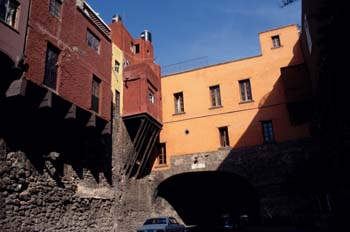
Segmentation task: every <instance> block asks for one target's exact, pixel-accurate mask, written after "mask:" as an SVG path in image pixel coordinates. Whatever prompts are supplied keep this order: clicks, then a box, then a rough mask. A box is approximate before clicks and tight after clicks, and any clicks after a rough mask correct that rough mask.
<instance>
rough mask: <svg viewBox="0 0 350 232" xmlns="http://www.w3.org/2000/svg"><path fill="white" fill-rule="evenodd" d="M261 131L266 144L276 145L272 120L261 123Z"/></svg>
mask: <svg viewBox="0 0 350 232" xmlns="http://www.w3.org/2000/svg"><path fill="white" fill-rule="evenodd" d="M261 129H262V135H263V142H264V144H268V143H274V142H275V141H276V140H275V132H274V129H273V123H272V120H264V121H261Z"/></svg>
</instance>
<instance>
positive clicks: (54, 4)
mask: <svg viewBox="0 0 350 232" xmlns="http://www.w3.org/2000/svg"><path fill="white" fill-rule="evenodd" d="M61 5H62V1H61V0H50V8H49V9H50V12H51V14H52V15H53V16H56V17H57V18H59V17H60V15H61Z"/></svg>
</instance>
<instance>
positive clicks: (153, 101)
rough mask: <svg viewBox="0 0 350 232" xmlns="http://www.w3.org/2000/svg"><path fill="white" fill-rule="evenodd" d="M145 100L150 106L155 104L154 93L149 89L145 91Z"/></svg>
mask: <svg viewBox="0 0 350 232" xmlns="http://www.w3.org/2000/svg"><path fill="white" fill-rule="evenodd" d="M147 100H148V101H149V102H150V103H152V104H155V102H156V96H155V93H154V91H152V90H151V89H150V88H149V89H148V91H147Z"/></svg>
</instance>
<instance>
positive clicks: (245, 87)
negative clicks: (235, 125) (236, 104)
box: [239, 79, 253, 102]
mask: <svg viewBox="0 0 350 232" xmlns="http://www.w3.org/2000/svg"><path fill="white" fill-rule="evenodd" d="M239 88H240V90H241V99H242V102H247V101H252V100H253V98H252V91H251V89H250V80H249V79H246V80H240V81H239Z"/></svg>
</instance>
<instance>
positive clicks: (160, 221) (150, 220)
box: [144, 218, 166, 225]
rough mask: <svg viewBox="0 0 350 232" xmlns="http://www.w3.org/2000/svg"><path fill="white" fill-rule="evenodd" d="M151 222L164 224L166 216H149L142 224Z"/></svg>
mask: <svg viewBox="0 0 350 232" xmlns="http://www.w3.org/2000/svg"><path fill="white" fill-rule="evenodd" d="M151 224H166V218H151V219H147V220H146V221H145V223H144V225H151Z"/></svg>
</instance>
